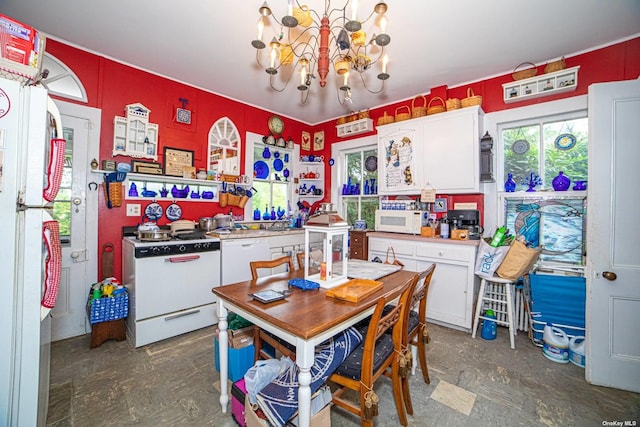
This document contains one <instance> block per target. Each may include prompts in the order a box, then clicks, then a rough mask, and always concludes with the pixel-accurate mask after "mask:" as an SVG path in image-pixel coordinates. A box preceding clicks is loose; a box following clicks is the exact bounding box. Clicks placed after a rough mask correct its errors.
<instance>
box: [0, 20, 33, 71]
mask: <svg viewBox="0 0 640 427" xmlns="http://www.w3.org/2000/svg"><path fill="white" fill-rule="evenodd" d="M0 27H1V30H0V31H3V32H6V37H5V38H4V40H3V42H4V44H3V45H2V46H0V49H1V51H0V52H1V53H2V55H1V56H2V57H3V58H4V59H8V60H10V61H13V62H17V63H18V64H22V65H31V64H32V63H33V61H34V58H35V55H37V53H38V52H37V51H38V40H37V31H36V30H35V29H34V28H33V27H30V26H28V25H25V24H23V23H21V22H18V21H16V20H14V19H11V18H9V17H8V16H6V15H2V14H0ZM32 66H35V65H32Z"/></svg>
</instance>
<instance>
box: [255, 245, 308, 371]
mask: <svg viewBox="0 0 640 427" xmlns="http://www.w3.org/2000/svg"><path fill="white" fill-rule="evenodd" d="M284 264H288V266H289V271H293V270H294V268H293V259H291V257H290V256H283V257H280V258H276V259H273V260H269V261H252V262H250V263H249V267H250V268H251V278H252V280H256V279H257V278H258V270H259V269H261V268H274V267H278V266H281V265H284ZM263 343H267V344H269V345H270V346H271V347H273V348H274V349H275V350H277V351H279V352H280V353H282V354H283V355H284V356H288V357H289V358H290V359H291V360H296V349H295V347H294V346H292V345H291V344H289V343H287V342H285V341H282V340H280V339H279V338H278V337H276V336H274V335H273V334H270V333H269V332H267V331H265V330H263V329H260V328H259V327H258V326H255V328H254V334H253V345H254V346H255V353H254V361H257V360H259V359H271V358H272V357H273V356H272V355H271V354H269V353H268V352H267V351H266V349H265V348H264V346H263Z"/></svg>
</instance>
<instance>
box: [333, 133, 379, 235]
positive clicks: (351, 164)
mask: <svg viewBox="0 0 640 427" xmlns="http://www.w3.org/2000/svg"><path fill="white" fill-rule="evenodd" d="M341 154H342V155H341V156H340V159H341V168H342V170H343V174H342V176H344V177H345V178H344V182H343V183H342V187H341V188H340V189H339V193H340V194H342V196H341V201H342V209H341V211H342V213H343V215H344V217H345V220H346V221H347V223H348V224H349V225H353V224H354V223H355V221H356V220H364V221H366V223H367V227H368V228H371V229H373V227H374V225H375V212H376V209H378V206H379V200H378V195H377V193H378V191H377V188H378V187H377V178H378V149H377V147H376V146H375V145H373V146H371V145H367V146H362V147H356V148H352V149H350V150H348V151H344V152H343V153H341Z"/></svg>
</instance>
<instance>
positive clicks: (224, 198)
mask: <svg viewBox="0 0 640 427" xmlns="http://www.w3.org/2000/svg"><path fill="white" fill-rule="evenodd" d="M219 202H220V207H221V208H224V207H225V206H227V205H228V204H229V193H220V200H219Z"/></svg>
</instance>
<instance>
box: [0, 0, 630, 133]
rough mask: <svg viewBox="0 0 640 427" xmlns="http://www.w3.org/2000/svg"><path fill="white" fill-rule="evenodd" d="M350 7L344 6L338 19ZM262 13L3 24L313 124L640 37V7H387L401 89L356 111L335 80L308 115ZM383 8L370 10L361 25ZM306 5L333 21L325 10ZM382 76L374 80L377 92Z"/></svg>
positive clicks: (218, 5)
mask: <svg viewBox="0 0 640 427" xmlns="http://www.w3.org/2000/svg"><path fill="white" fill-rule="evenodd" d="M345 1H346V0H337V1H336V0H334V1H333V2H330V3H331V7H332V8H338V7H342V6H343V5H344V3H345ZM262 2H263V0H242V1H239V0H185V1H180V2H169V1H166V0H161V1H157V0H134V1H131V0H91V1H78V0H55V1H42V0H0V13H3V14H6V15H8V16H11V17H13V18H15V19H18V20H20V21H22V22H24V23H26V24H28V25H32V26H34V27H36V28H37V29H38V30H40V31H43V32H44V33H45V34H47V35H48V36H50V37H54V38H56V39H59V40H61V41H64V42H67V43H70V44H72V45H76V46H78V47H81V48H84V49H87V50H90V51H93V52H96V53H99V54H102V55H105V56H107V57H110V58H113V59H116V60H118V61H121V62H124V63H127V64H130V65H133V66H136V67H139V68H142V69H145V70H148V71H150V72H153V73H157V74H160V75H163V76H166V77H169V78H172V79H175V80H178V81H182V82H185V83H188V84H190V85H193V86H196V87H199V88H202V89H205V90H208V91H211V92H214V93H217V94H220V95H223V96H226V97H229V98H232V99H236V100H240V101H243V102H246V103H248V104H251V105H255V106H257V107H260V108H263V109H265V110H269V111H273V112H277V113H279V114H282V115H284V116H288V117H291V118H295V119H298V120H301V121H303V122H306V123H309V124H316V123H319V122H323V121H326V120H330V119H333V118H336V117H339V116H342V115H344V114H346V113H348V112H350V111H357V110H360V109H365V108H371V107H376V106H380V105H385V104H389V103H393V102H396V101H400V100H404V99H411V98H413V97H414V96H416V95H417V94H424V93H427V92H428V91H429V90H430V88H433V87H437V86H441V85H448V86H449V87H456V86H460V85H462V84H465V83H468V82H471V81H476V80H480V79H484V78H486V77H491V76H495V75H502V74H505V73H510V72H511V71H513V69H514V68H515V67H516V66H517V65H518V64H520V63H522V62H527V61H528V62H532V63H535V64H537V65H540V64H545V63H546V62H549V61H552V60H555V59H558V58H559V57H561V56H563V55H564V56H572V55H573V54H576V53H580V52H582V51H585V50H592V49H593V48H594V47H598V46H603V45H607V44H611V43H612V42H615V41H620V40H623V39H627V38H629V37H631V36H637V35H639V34H640V1H637V0H561V1H558V0H536V1H522V0H484V1H477V0H475V1H474V0H441V1H437V2H436V1H433V0H428V1H425V0H420V1H418V0H413V1H411V0H403V1H400V0H388V1H387V4H388V11H387V18H388V21H389V24H388V27H387V33H388V34H389V35H390V36H391V43H390V44H389V46H388V47H387V53H388V55H389V69H388V72H389V74H390V75H391V78H390V79H389V80H387V82H386V83H385V87H384V90H383V91H382V92H381V93H380V94H377V95H374V94H370V93H368V92H366V91H364V90H361V89H360V86H359V84H358V83H356V82H351V86H352V87H353V88H354V89H353V94H352V100H353V101H352V103H349V102H347V103H345V104H344V105H340V103H339V102H338V97H337V86H336V84H337V83H341V81H340V79H338V78H336V77H335V73H334V72H333V70H331V72H330V74H329V76H328V78H327V86H326V87H325V88H320V86H319V85H318V79H315V80H314V81H313V83H312V88H311V92H310V96H309V99H308V102H307V103H306V104H302V103H301V102H300V99H301V97H300V92H299V91H298V90H297V89H296V86H297V83H298V80H294V81H292V83H291V84H289V86H288V87H287V89H286V90H285V91H284V93H277V92H274V91H273V90H272V89H271V88H270V86H269V79H268V75H267V74H266V73H265V72H264V70H263V69H260V68H259V67H258V66H257V65H256V61H255V56H256V55H255V49H254V48H253V47H252V46H251V40H253V39H254V38H256V35H257V22H258V17H259V16H258V8H259V7H260V5H261V4H262ZM376 2H377V1H375V0H360V2H359V11H360V15H359V16H361V15H362V16H364V14H365V13H368V12H369V11H371V10H372V9H373V5H374V4H375V3H376ZM300 3H301V4H308V5H309V6H310V7H312V8H313V9H316V10H318V9H324V2H323V1H320V0H304V1H302V0H300ZM269 5H270V6H271V9H272V10H273V12H274V14H275V15H277V16H278V17H281V16H282V15H283V14H284V12H285V10H286V1H285V0H270V1H269ZM349 11H350V8H347V14H348V13H349ZM276 32H279V28H277V29H276V28H274V27H268V28H265V36H264V40H266V41H268V40H269V39H270V38H271V37H272V36H273V35H275V33H276ZM368 35H369V36H370V33H369V34H368ZM265 61H268V59H267V58H266V57H265ZM379 66H380V65H379V64H376V65H374V67H372V69H371V70H369V71H368V73H369V74H371V76H370V77H371V80H372V82H373V83H372V86H373V87H374V88H377V87H378V84H379V81H378V80H377V79H376V77H375V76H376V75H377V74H378V73H379V70H380V69H379ZM283 74H284V73H280V74H279V76H282V75H283Z"/></svg>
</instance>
